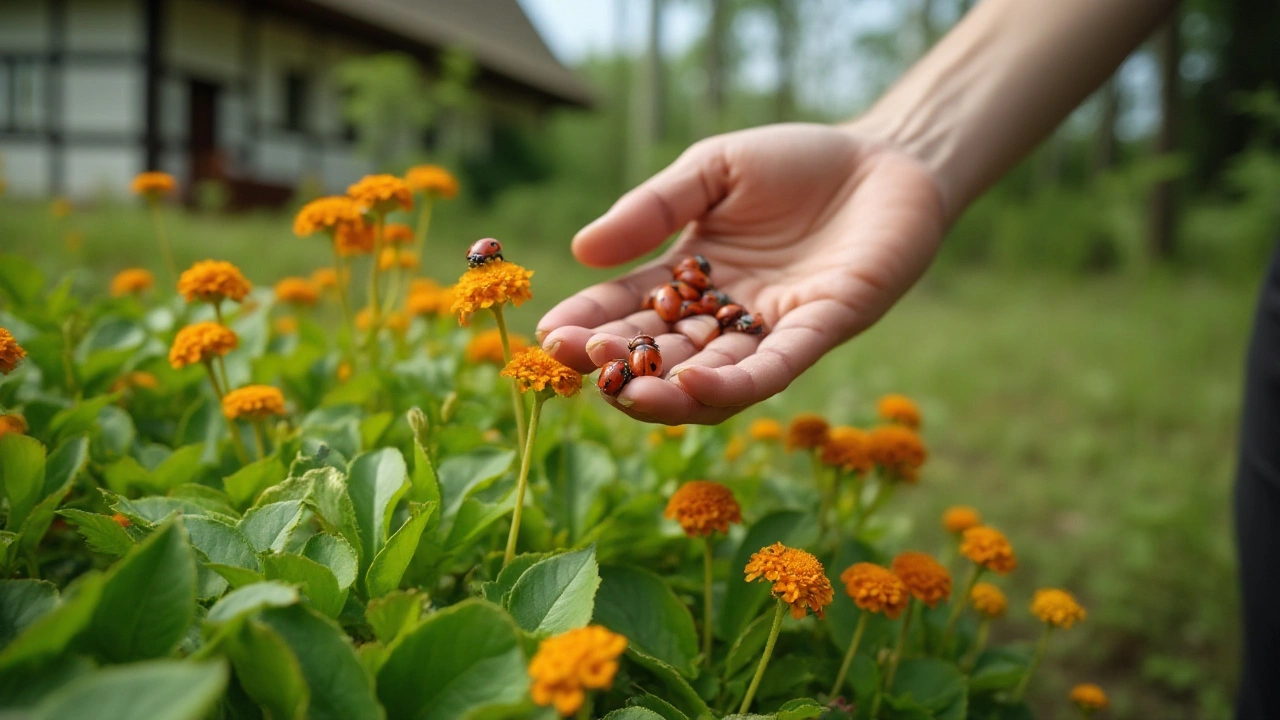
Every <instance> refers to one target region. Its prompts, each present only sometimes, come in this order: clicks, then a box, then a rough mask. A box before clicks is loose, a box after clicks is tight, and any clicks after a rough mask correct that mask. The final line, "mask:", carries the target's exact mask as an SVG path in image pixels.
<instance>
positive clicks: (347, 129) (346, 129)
mask: <svg viewBox="0 0 1280 720" xmlns="http://www.w3.org/2000/svg"><path fill="white" fill-rule="evenodd" d="M340 92H341V94H340V97H341V100H342V104H341V111H342V141H343V142H347V143H355V142H356V141H358V140H359V139H360V128H358V127H356V123H355V121H354V120H352V119H351V99H352V96H353V95H354V94H355V91H354V90H352V89H351V88H350V87H344V88H342V90H341V91H340Z"/></svg>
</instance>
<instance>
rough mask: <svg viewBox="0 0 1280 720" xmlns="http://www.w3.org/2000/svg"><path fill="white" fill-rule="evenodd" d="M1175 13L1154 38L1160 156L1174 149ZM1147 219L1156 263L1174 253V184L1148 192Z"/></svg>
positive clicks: (1169, 182)
mask: <svg viewBox="0 0 1280 720" xmlns="http://www.w3.org/2000/svg"><path fill="white" fill-rule="evenodd" d="M1178 17H1179V16H1178V14H1177V13H1176V12H1175V14H1174V16H1173V17H1172V18H1171V19H1170V20H1169V22H1168V24H1167V25H1165V26H1164V27H1163V28H1161V30H1160V32H1159V33H1158V34H1157V37H1156V49H1157V53H1158V54H1159V57H1160V131H1159V133H1158V134H1157V135H1156V144H1155V148H1154V152H1155V154H1156V155H1164V154H1168V153H1172V152H1174V151H1175V150H1177V146H1178V122H1177V121H1178V61H1179V60H1180V59H1181V49H1180V43H1179V42H1178ZM1149 211H1150V217H1149V222H1148V226H1147V249H1148V252H1149V253H1150V254H1151V257H1152V258H1153V259H1156V260H1168V259H1169V258H1172V257H1173V254H1174V250H1175V235H1176V227H1177V198H1176V194H1175V186H1174V181H1173V180H1172V179H1170V180H1162V181H1160V182H1158V183H1156V184H1155V186H1154V187H1152V189H1151V198H1150V206H1149Z"/></svg>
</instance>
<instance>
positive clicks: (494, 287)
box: [452, 260, 533, 325]
mask: <svg viewBox="0 0 1280 720" xmlns="http://www.w3.org/2000/svg"><path fill="white" fill-rule="evenodd" d="M531 277H533V271H531V270H525V269H524V268H522V267H520V266H519V265H517V264H515V263H513V262H507V261H505V260H491V261H489V262H487V263H485V264H483V265H481V266H479V267H473V268H471V269H469V270H467V271H466V272H465V273H463V274H462V277H460V278H458V284H457V285H455V286H454V288H453V307H452V312H455V313H458V322H459V323H460V324H462V325H466V324H468V323H470V322H471V316H472V314H474V313H475V312H477V311H479V310H483V309H485V308H491V307H493V306H494V305H502V304H503V303H507V302H510V303H511V304H513V305H515V306H516V307H519V306H520V304H521V303H523V302H524V301H525V300H528V299H529V298H531V297H533V292H532V290H531V289H530V287H529V278H531Z"/></svg>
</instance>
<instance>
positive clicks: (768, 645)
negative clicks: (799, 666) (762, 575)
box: [738, 600, 787, 715]
mask: <svg viewBox="0 0 1280 720" xmlns="http://www.w3.org/2000/svg"><path fill="white" fill-rule="evenodd" d="M786 613H787V604H786V603H785V602H783V601H781V600H779V601H778V607H777V609H776V610H774V612H773V627H771V628H769V640H768V641H767V642H765V644H764V654H763V655H761V656H760V664H759V665H757V666H756V674H755V676H754V677H752V678H751V684H750V685H748V686H747V694H746V695H744V696H743V697H742V707H741V708H739V709H738V714H739V715H746V714H747V710H748V709H750V708H751V701H752V700H754V699H755V697H756V690H758V689H759V688H760V680H761V679H762V678H764V669H765V668H766V667H768V666H769V656H771V655H773V646H774V645H777V644H778V633H780V632H782V618H783V616H784V615H786Z"/></svg>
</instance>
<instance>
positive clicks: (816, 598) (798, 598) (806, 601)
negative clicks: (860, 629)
mask: <svg viewBox="0 0 1280 720" xmlns="http://www.w3.org/2000/svg"><path fill="white" fill-rule="evenodd" d="M745 571H746V576H747V582H754V581H755V580H756V579H757V578H763V579H764V580H766V581H768V582H771V583H773V596H774V597H776V598H778V599H779V600H781V601H783V602H785V603H787V604H788V605H790V606H791V617H793V618H795V619H797V620H799V619H800V618H803V617H804V616H805V614H806V613H807V612H808V611H809V610H812V611H813V612H814V614H816V615H817V616H818V617H820V618H821V617H823V616H824V613H825V610H824V609H825V608H826V607H827V606H828V605H830V604H831V601H832V600H833V599H835V591H833V590H832V589H831V581H830V580H828V579H827V572H826V570H825V569H823V567H822V563H821V562H819V561H818V558H816V557H814V556H813V555H810V554H809V553H807V552H805V551H804V550H798V549H796V548H789V547H787V546H786V545H783V544H782V543H774V544H773V545H770V546H768V547H764V548H761V549H760V551H759V552H756V553H754V554H752V556H751V560H750V561H748V562H747V567H746V569H745Z"/></svg>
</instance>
